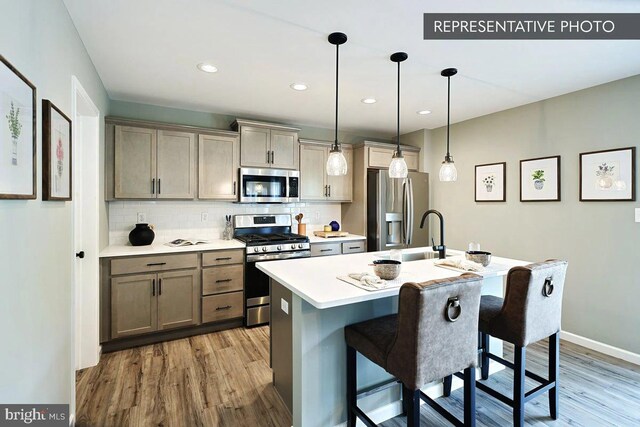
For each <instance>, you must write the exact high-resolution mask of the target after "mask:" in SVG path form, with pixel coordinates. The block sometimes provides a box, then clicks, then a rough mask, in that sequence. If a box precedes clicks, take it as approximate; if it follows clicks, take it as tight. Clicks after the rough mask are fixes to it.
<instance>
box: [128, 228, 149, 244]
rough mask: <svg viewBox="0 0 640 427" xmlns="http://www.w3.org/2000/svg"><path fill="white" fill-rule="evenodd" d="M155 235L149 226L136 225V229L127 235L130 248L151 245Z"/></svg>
mask: <svg viewBox="0 0 640 427" xmlns="http://www.w3.org/2000/svg"><path fill="white" fill-rule="evenodd" d="M155 237H156V233H154V232H153V230H152V229H151V227H149V224H136V227H135V228H134V229H133V230H131V232H130V233H129V242H131V245H132V246H146V245H150V244H151V243H153V239H155Z"/></svg>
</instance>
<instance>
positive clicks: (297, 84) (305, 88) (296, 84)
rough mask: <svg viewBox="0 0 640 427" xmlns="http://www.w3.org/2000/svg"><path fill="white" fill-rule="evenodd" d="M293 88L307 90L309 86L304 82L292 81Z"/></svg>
mask: <svg viewBox="0 0 640 427" xmlns="http://www.w3.org/2000/svg"><path fill="white" fill-rule="evenodd" d="M289 87H291V89H293V90H307V88H308V86H307V85H306V84H304V83H291V85H290V86H289Z"/></svg>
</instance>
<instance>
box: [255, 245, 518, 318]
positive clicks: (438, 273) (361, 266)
mask: <svg viewBox="0 0 640 427" xmlns="http://www.w3.org/2000/svg"><path fill="white" fill-rule="evenodd" d="M329 240H330V239H329ZM423 251H426V252H431V248H412V249H405V250H403V253H412V252H423ZM384 254H388V252H365V253H358V254H349V255H336V256H327V257H316V258H301V259H291V260H279V261H267V262H259V263H257V264H256V265H257V267H258V269H260V270H262V271H264V272H265V273H266V274H267V275H269V276H270V277H272V278H273V279H275V280H277V281H278V282H279V283H281V284H282V285H283V286H285V287H286V288H287V289H289V290H290V291H291V292H293V293H294V294H296V295H298V296H300V297H301V298H302V299H304V300H306V301H307V302H309V303H310V304H311V305H313V306H314V307H316V308H319V309H323V308H331V307H338V306H341V305H347V304H353V303H358V302H363V301H370V300H374V299H378V298H386V297H390V296H394V295H397V294H398V292H399V290H400V288H399V287H396V288H390V289H383V290H379V291H373V292H370V291H366V290H363V289H360V288H357V287H356V286H353V285H350V284H348V283H346V282H343V281H342V280H340V279H338V278H337V276H346V275H348V274H349V273H361V272H365V271H368V272H373V269H372V267H370V266H369V264H371V263H372V262H373V260H375V259H379V258H380V256H381V255H384ZM447 254H448V255H454V256H464V252H462V251H455V250H450V249H447ZM435 261H436V259H426V260H419V261H410V262H403V263H402V273H401V274H400V278H406V280H407V281H413V282H425V281H428V280H433V279H444V278H447V277H455V276H459V275H460V274H462V272H460V271H454V270H450V269H446V268H442V267H438V266H436V265H434V262H435ZM527 264H529V262H527V261H520V260H513V259H508V258H500V257H495V256H494V257H493V259H492V262H491V264H490V265H489V267H488V269H487V271H486V272H483V273H478V274H480V275H481V276H483V277H497V276H505V275H506V274H507V272H508V271H509V269H510V268H511V267H514V266H517V265H527Z"/></svg>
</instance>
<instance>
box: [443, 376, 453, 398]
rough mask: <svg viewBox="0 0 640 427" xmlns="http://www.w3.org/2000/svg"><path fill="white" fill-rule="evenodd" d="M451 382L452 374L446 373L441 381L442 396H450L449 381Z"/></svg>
mask: <svg viewBox="0 0 640 427" xmlns="http://www.w3.org/2000/svg"><path fill="white" fill-rule="evenodd" d="M452 382H453V375H447V376H446V377H444V380H443V381H442V394H443V395H444V397H449V396H451V383H452Z"/></svg>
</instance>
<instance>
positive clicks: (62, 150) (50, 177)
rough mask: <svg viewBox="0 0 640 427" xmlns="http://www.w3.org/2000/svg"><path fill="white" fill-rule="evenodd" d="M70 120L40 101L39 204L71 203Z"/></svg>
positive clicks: (54, 107)
mask: <svg viewBox="0 0 640 427" xmlns="http://www.w3.org/2000/svg"><path fill="white" fill-rule="evenodd" d="M71 198H72V197H71V120H70V119H69V118H68V117H67V116H66V115H65V114H64V113H63V112H62V111H60V109H59V108H58V107H56V106H55V105H53V103H52V102H51V101H49V100H48V99H43V100H42V200H61V201H65V200H71Z"/></svg>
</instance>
